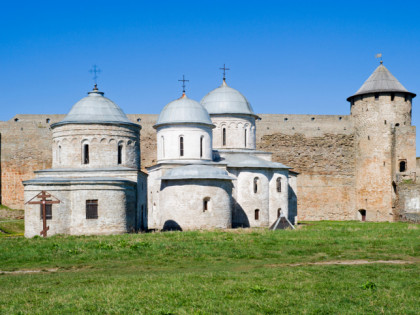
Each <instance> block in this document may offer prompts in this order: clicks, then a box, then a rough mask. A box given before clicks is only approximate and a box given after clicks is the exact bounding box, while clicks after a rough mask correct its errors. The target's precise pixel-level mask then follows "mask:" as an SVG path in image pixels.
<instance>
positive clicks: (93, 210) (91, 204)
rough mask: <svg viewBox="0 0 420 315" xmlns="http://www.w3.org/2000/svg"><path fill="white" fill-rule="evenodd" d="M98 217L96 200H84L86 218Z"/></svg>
mask: <svg viewBox="0 0 420 315" xmlns="http://www.w3.org/2000/svg"><path fill="white" fill-rule="evenodd" d="M97 218H98V200H97V199H95V200H86V219H97Z"/></svg>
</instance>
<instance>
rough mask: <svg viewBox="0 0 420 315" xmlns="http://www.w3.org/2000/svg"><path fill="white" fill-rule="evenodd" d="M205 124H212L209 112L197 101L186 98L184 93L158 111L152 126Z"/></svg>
mask: <svg viewBox="0 0 420 315" xmlns="http://www.w3.org/2000/svg"><path fill="white" fill-rule="evenodd" d="M184 123H194V124H205V125H211V126H213V123H212V122H211V119H210V116H209V113H208V112H207V111H206V109H205V108H204V107H203V106H201V105H200V104H199V103H198V102H196V101H194V100H192V99H190V98H188V97H187V96H186V95H185V94H183V95H182V97H180V98H179V99H177V100H175V101H172V102H170V103H169V104H168V105H166V106H165V107H164V108H163V109H162V111H161V112H160V115H159V118H158V120H157V122H156V124H155V126H154V127H157V126H160V125H167V124H184Z"/></svg>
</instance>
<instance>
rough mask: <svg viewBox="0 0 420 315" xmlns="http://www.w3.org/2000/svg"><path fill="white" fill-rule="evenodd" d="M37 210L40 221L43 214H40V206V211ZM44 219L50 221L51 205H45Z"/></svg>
mask: <svg viewBox="0 0 420 315" xmlns="http://www.w3.org/2000/svg"><path fill="white" fill-rule="evenodd" d="M47 201H48V200H47ZM49 201H50V200H49ZM39 210H40V218H41V220H42V216H43V214H42V205H40V209H39ZM45 219H46V220H51V219H52V204H45Z"/></svg>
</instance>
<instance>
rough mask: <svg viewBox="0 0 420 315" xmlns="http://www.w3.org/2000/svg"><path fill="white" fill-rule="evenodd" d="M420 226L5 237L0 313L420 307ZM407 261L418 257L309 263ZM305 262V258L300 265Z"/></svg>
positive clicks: (396, 310)
mask: <svg viewBox="0 0 420 315" xmlns="http://www.w3.org/2000/svg"><path fill="white" fill-rule="evenodd" d="M419 253H420V226H418V225H414V224H408V223H359V222H316V223H310V224H308V225H304V226H302V227H301V228H299V229H298V230H294V231H291V230H287V231H268V230H265V229H253V230H241V229H238V230H231V231H211V232H167V233H150V234H126V235H114V236H89V237H88V236H80V237H75V236H53V237H50V238H47V239H43V238H38V237H37V238H33V239H25V238H23V237H8V238H2V239H0V270H3V271H13V270H24V269H28V270H42V269H45V270H47V269H50V268H58V271H57V272H43V273H30V274H9V273H3V274H0V292H1V294H0V313H12V314H19V313H22V314H24V313H38V314H39V313H43V314H44V313H51V314H53V313H60V314H69V313H75V312H76V313H85V312H94V313H120V314H127V313H145V314H191V313H196V314H214V313H222V314H249V313H259V314H263V313H273V314H274V313H295V314H298V313H299V314H300V313H307V314H313V313H324V314H325V313H340V314H346V313H347V314H354V313H389V314H417V313H418V310H419V308H420V306H419V302H418V301H419V300H420V293H419V292H420V268H419V261H420V260H419V259H420V258H419ZM358 259H363V260H370V261H375V260H404V261H409V262H413V263H412V264H404V265H391V264H369V265H308V263H313V262H322V261H343V260H358ZM297 263H300V264H302V265H299V266H293V265H294V264H297Z"/></svg>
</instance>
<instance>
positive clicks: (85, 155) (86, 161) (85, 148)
mask: <svg viewBox="0 0 420 315" xmlns="http://www.w3.org/2000/svg"><path fill="white" fill-rule="evenodd" d="M83 164H89V145H88V144H85V145H84V146H83Z"/></svg>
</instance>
